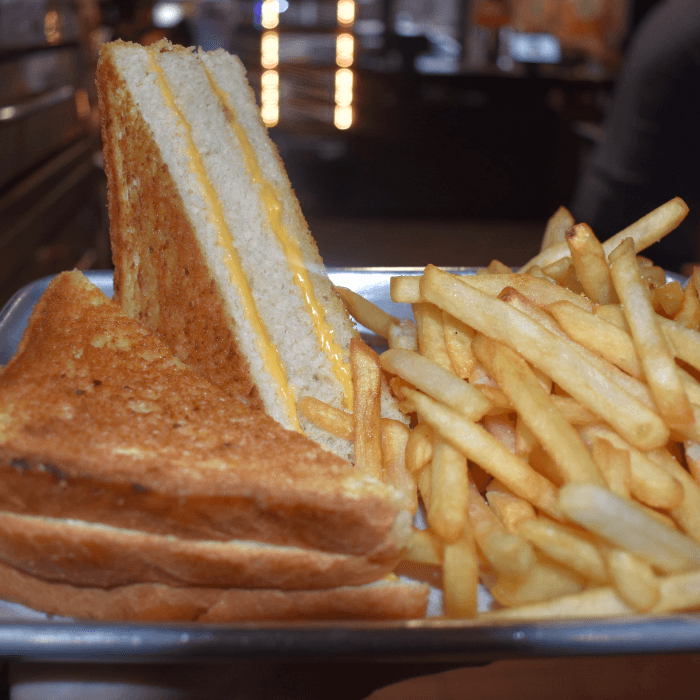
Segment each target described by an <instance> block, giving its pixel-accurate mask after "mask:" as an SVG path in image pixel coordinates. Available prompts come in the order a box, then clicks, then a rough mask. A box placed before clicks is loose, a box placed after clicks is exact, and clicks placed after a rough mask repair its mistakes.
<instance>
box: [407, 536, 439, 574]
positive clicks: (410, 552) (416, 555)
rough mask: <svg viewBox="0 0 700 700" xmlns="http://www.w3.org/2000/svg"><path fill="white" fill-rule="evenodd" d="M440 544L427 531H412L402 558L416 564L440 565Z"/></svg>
mask: <svg viewBox="0 0 700 700" xmlns="http://www.w3.org/2000/svg"><path fill="white" fill-rule="evenodd" d="M442 554H443V546H442V542H440V540H439V539H438V538H437V537H435V536H434V535H433V534H432V533H431V532H430V531H428V530H413V532H412V533H411V537H410V538H409V540H408V543H407V544H406V548H405V549H404V551H403V555H402V558H403V559H404V560H405V561H412V562H414V563H416V564H430V565H433V566H440V564H442Z"/></svg>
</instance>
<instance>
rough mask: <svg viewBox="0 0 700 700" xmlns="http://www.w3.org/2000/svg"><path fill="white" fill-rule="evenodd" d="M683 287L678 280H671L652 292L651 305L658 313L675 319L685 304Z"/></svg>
mask: <svg viewBox="0 0 700 700" xmlns="http://www.w3.org/2000/svg"><path fill="white" fill-rule="evenodd" d="M683 293H684V292H683V287H682V286H681V284H680V282H678V281H677V280H671V281H670V282H668V283H667V284H664V285H662V286H661V287H656V288H655V289H653V290H652V292H651V303H652V305H653V307H654V309H655V310H656V312H657V313H662V314H664V315H665V316H666V318H673V317H674V316H675V315H676V314H677V313H678V312H679V311H680V308H681V305H682V304H683Z"/></svg>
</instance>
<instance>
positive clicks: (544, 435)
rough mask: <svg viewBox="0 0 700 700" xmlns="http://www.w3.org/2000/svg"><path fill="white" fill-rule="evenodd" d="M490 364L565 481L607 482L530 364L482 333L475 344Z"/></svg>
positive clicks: (488, 364)
mask: <svg viewBox="0 0 700 700" xmlns="http://www.w3.org/2000/svg"><path fill="white" fill-rule="evenodd" d="M474 351H475V352H476V355H477V357H478V358H479V359H480V360H481V361H482V362H483V363H484V364H485V365H486V367H487V369H488V370H489V372H490V373H491V374H492V375H493V376H494V377H495V379H496V381H497V382H498V384H499V385H500V386H501V388H502V389H503V391H504V392H505V393H506V395H507V396H508V398H509V399H510V400H511V402H512V403H513V406H514V407H515V408H516V410H517V411H518V416H519V420H523V421H524V422H525V423H526V424H527V426H528V427H529V428H530V430H531V431H532V432H533V433H534V434H535V435H536V436H537V439H538V440H539V442H540V444H541V445H542V446H543V447H544V448H545V449H546V450H547V451H548V452H549V454H550V455H551V456H552V458H553V459H554V461H555V462H556V464H557V466H558V468H559V471H560V473H561V474H562V477H563V480H564V481H565V482H566V481H587V482H591V483H594V484H601V485H602V484H603V479H602V477H601V476H600V473H599V472H598V468H597V467H596V465H595V462H594V461H593V458H592V457H591V455H590V454H589V452H588V449H587V448H586V445H585V444H584V442H583V440H582V439H581V436H580V435H579V434H578V432H577V431H576V430H575V429H574V428H573V427H572V426H571V424H570V423H568V422H567V421H566V420H565V419H564V418H563V417H562V415H561V414H560V413H559V412H558V411H557V409H556V407H555V406H554V404H553V403H552V402H551V401H550V398H549V394H548V393H547V392H546V391H545V390H544V388H543V387H542V385H541V384H540V382H539V381H538V379H537V377H536V376H535V374H534V372H533V371H532V370H531V369H530V367H529V365H528V364H527V363H526V362H525V361H524V360H523V359H522V358H521V357H520V356H519V355H518V354H517V353H516V352H514V351H513V350H511V349H510V348H508V347H506V346H504V345H500V344H498V343H494V342H493V341H491V340H489V339H488V338H486V337H485V336H479V338H478V339H477V341H476V342H475V345H474Z"/></svg>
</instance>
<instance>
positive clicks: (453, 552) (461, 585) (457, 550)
mask: <svg viewBox="0 0 700 700" xmlns="http://www.w3.org/2000/svg"><path fill="white" fill-rule="evenodd" d="M442 585H443V594H442V601H443V608H444V612H445V615H446V616H447V617H451V618H472V617H475V616H476V613H477V602H478V585H479V561H478V559H477V554H476V546H475V544H474V536H473V534H472V532H471V528H470V527H469V525H468V524H467V525H466V526H465V528H464V531H463V532H462V534H461V535H460V537H459V538H458V539H457V540H456V541H455V542H453V543H451V544H446V545H445V549H444V554H443V566H442Z"/></svg>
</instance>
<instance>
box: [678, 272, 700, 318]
mask: <svg viewBox="0 0 700 700" xmlns="http://www.w3.org/2000/svg"><path fill="white" fill-rule="evenodd" d="M696 269H697V268H696ZM673 320H674V321H676V322H677V323H680V325H681V326H684V327H685V328H689V329H690V330H694V331H697V330H698V328H700V298H699V297H698V289H697V287H696V286H695V276H693V277H691V278H690V279H689V280H688V284H686V286H685V293H684V294H683V302H682V303H681V308H680V309H678V312H677V313H676V315H675V316H674V317H673Z"/></svg>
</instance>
